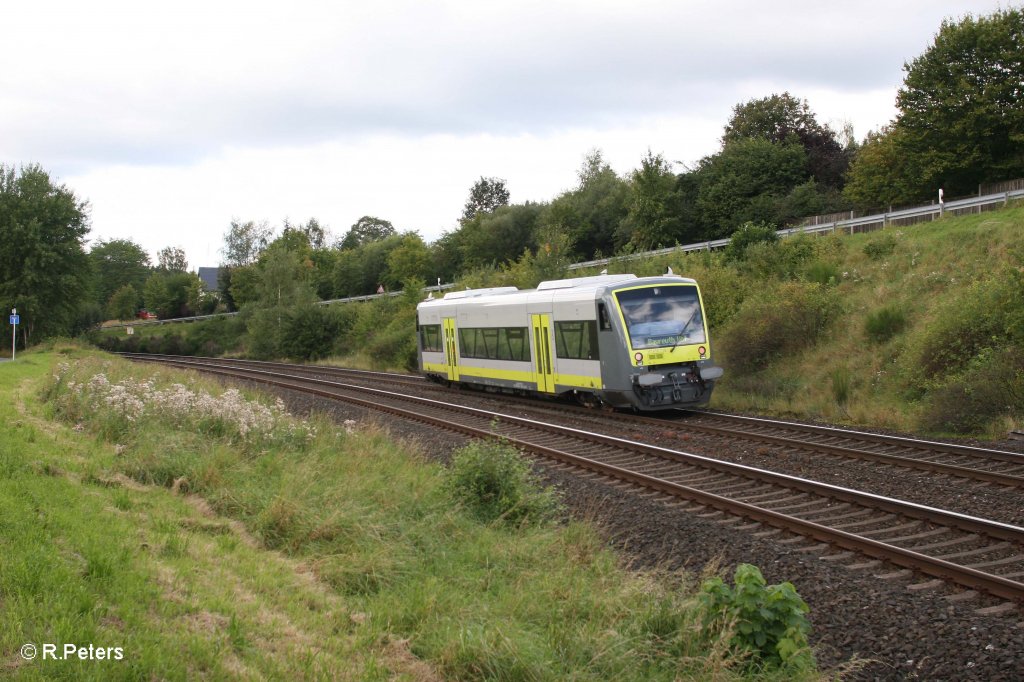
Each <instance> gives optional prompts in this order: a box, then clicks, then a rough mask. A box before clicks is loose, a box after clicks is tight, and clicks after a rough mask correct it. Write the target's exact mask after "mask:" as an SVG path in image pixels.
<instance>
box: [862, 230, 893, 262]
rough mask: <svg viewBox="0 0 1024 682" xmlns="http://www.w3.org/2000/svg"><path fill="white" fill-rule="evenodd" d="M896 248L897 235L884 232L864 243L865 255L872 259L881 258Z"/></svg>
mask: <svg viewBox="0 0 1024 682" xmlns="http://www.w3.org/2000/svg"><path fill="white" fill-rule="evenodd" d="M895 250H896V237H894V236H893V235H891V234H883V235H881V236H879V237H876V238H875V239H872V240H871V241H869V242H868V243H867V244H865V245H864V255H865V256H867V257H868V258H870V259H871V260H881V259H883V258H885V257H886V256H889V255H891V254H892V253H893V251H895Z"/></svg>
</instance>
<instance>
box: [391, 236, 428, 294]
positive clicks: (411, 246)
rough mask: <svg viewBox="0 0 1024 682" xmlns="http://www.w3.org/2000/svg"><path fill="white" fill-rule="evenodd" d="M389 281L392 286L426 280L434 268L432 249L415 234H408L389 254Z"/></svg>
mask: <svg viewBox="0 0 1024 682" xmlns="http://www.w3.org/2000/svg"><path fill="white" fill-rule="evenodd" d="M387 264H388V269H387V281H388V283H389V284H390V285H391V286H397V285H398V284H401V283H404V282H407V281H410V280H425V279H426V278H427V277H428V276H429V275H430V272H431V269H432V267H433V259H432V258H431V254H430V249H429V248H427V245H426V243H425V242H424V241H423V238H422V237H420V236H419V235H418V234H416V233H415V232H406V233H405V234H403V235H402V236H401V240H400V241H399V242H398V243H397V244H396V246H395V248H394V249H392V250H391V252H390V253H389V254H388V261H387Z"/></svg>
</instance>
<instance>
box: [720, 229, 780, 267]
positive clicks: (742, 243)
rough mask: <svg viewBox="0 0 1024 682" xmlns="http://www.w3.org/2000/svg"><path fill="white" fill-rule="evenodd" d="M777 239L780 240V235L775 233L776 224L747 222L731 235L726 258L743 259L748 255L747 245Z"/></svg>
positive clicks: (729, 259) (775, 240)
mask: <svg viewBox="0 0 1024 682" xmlns="http://www.w3.org/2000/svg"><path fill="white" fill-rule="evenodd" d="M777 241H779V235H777V234H776V233H775V227H774V226H772V225H769V224H767V223H754V222H746V223H744V224H743V225H741V226H740V227H739V229H737V230H736V231H735V232H733V233H732V235H731V236H730V238H729V245H728V246H727V247H725V259H726V260H727V261H741V260H743V259H744V257H745V256H746V251H747V247H749V246H751V245H753V244H758V243H761V242H767V243H769V244H774V243H775V242H777Z"/></svg>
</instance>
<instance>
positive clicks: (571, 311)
mask: <svg viewBox="0 0 1024 682" xmlns="http://www.w3.org/2000/svg"><path fill="white" fill-rule="evenodd" d="M705 319H706V317H705V315H704V303H703V300H702V299H701V295H700V289H699V287H698V286H697V283H696V282H695V281H694V280H692V279H686V278H683V277H679V276H676V275H666V276H664V277H642V278H640V277H636V276H635V275H600V276H597V277H580V278H577V279H564V280H556V281H551V282H542V283H541V284H540V285H539V286H538V287H537V288H536V289H535V290H527V291H520V290H519V289H516V288H515V287H500V288H492V289H470V290H467V291H458V292H453V293H448V294H445V296H444V298H442V299H436V300H433V299H431V300H427V301H424V302H422V303H420V304H419V306H417V317H416V324H417V331H418V334H417V337H418V343H419V368H420V371H421V372H422V373H423V374H424V375H426V376H427V377H428V378H431V379H434V380H436V381H440V382H443V383H452V384H455V383H462V384H469V385H475V386H480V387H485V388H488V389H489V390H500V391H510V392H514V393H519V394H540V395H550V396H555V395H568V396H572V397H574V398H576V399H577V400H579V401H580V402H582V403H584V404H588V405H595V404H603V405H611V406H614V407H619V408H633V409H637V410H659V409H667V408H671V407H694V406H698V405H706V404H707V403H708V400H709V399H710V397H711V391H712V389H713V388H714V385H715V381H716V380H717V379H718V378H719V377H721V376H722V370H721V368H719V367H716V366H715V365H714V363H713V362H712V360H711V343H710V339H709V337H708V330H707V325H706V324H705Z"/></svg>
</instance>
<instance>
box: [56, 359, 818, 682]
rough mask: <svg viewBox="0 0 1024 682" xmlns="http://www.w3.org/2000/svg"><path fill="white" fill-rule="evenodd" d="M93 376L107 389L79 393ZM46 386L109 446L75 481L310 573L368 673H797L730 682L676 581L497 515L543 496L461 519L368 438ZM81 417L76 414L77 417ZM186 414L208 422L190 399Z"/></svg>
mask: <svg viewBox="0 0 1024 682" xmlns="http://www.w3.org/2000/svg"><path fill="white" fill-rule="evenodd" d="M97 370H102V374H103V375H104V376H105V378H106V384H104V383H103V382H101V381H97V382H93V381H92V378H93V377H94V376H96V375H97V374H98V372H97ZM53 374H54V376H52V377H50V379H49V380H48V386H47V388H46V389H45V390H44V392H43V395H44V396H45V398H46V399H47V400H48V402H49V404H50V405H51V406H52V409H53V410H54V413H55V414H56V415H57V416H59V417H61V418H62V419H64V420H66V422H67V424H69V425H71V426H76V427H78V428H79V429H81V430H82V431H91V432H94V433H96V434H97V436H98V437H100V438H101V439H103V442H105V443H109V445H105V446H104V447H107V448H115V449H116V452H117V454H116V455H108V456H107V457H106V458H105V459H102V460H100V461H97V460H93V461H92V462H91V463H89V464H87V465H86V468H87V469H89V470H90V474H89V475H90V476H92V477H93V478H95V479H99V478H109V477H111V476H116V475H127V476H130V477H132V478H133V479H135V480H136V481H139V482H140V483H151V482H155V483H159V484H162V485H164V486H168V487H171V488H172V489H173V490H174V491H178V492H184V491H189V492H190V493H191V494H195V495H198V496H200V497H201V498H203V499H204V500H205V501H206V504H208V505H209V506H210V508H211V509H212V510H213V512H215V513H216V514H218V515H221V516H222V517H225V518H229V519H235V520H237V521H240V522H241V523H242V524H244V527H245V528H246V529H247V531H248V533H250V534H251V535H252V537H253V539H254V541H255V542H257V543H258V544H259V546H261V547H264V548H268V549H274V550H278V551H280V552H283V553H284V554H285V555H286V556H288V557H292V558H294V559H295V560H301V561H302V562H303V564H304V565H306V566H308V567H310V568H311V569H312V571H313V573H314V574H315V576H316V577H317V579H318V582H319V583H320V584H323V585H326V586H328V588H329V590H330V593H331V594H332V595H335V596H336V597H337V599H339V600H341V602H342V603H343V604H344V606H343V609H344V613H343V614H342V615H340V616H338V617H337V620H336V621H335V623H334V627H335V628H336V629H337V630H338V631H339V632H342V633H345V635H346V636H348V637H351V638H352V639H353V641H354V642H355V643H356V644H357V645H363V646H366V647H367V648H368V650H369V651H371V652H373V653H374V655H375V656H377V654H379V656H377V658H378V659H381V658H383V659H386V658H387V655H388V653H389V652H391V651H392V649H393V648H394V646H398V647H400V648H402V651H404V653H403V654H402V655H403V657H404V658H405V659H406V660H408V659H409V658H412V660H416V659H420V660H421V661H425V662H427V663H428V664H429V666H430V667H431V668H433V669H434V670H436V671H437V672H438V673H439V674H440V675H442V676H445V677H452V678H457V679H462V678H488V679H491V678H493V679H509V680H562V679H570V678H571V679H580V680H588V679H592V680H604V679H654V680H657V679H665V680H669V679H680V678H683V679H686V678H692V679H703V678H706V677H707V676H715V677H716V678H718V679H739V678H741V677H743V678H749V677H751V676H753V677H754V678H763V679H789V678H791V677H793V676H795V677H798V678H808V677H813V675H814V673H813V668H812V663H811V661H810V659H809V658H807V657H806V656H804V657H800V658H799V660H796V661H794V662H792V663H789V664H787V665H785V666H783V667H781V668H773V669H772V670H771V671H761V672H757V673H754V672H751V671H748V670H744V669H743V668H742V665H741V663H742V662H741V661H739V660H734V659H732V658H730V656H729V651H728V648H727V647H719V646H717V642H718V639H713V640H712V641H709V640H708V639H707V638H704V637H700V636H697V635H696V634H695V629H698V628H699V623H698V615H697V614H698V610H697V604H696V601H695V596H694V588H695V583H694V582H693V581H690V580H689V579H687V578H686V577H685V576H676V577H674V578H671V577H668V576H661V575H658V574H656V573H648V574H642V573H627V572H625V571H623V570H622V569H621V567H620V559H619V558H618V557H617V556H616V555H614V554H613V553H611V552H610V551H608V550H607V549H605V548H604V546H603V545H604V543H603V541H602V539H601V538H600V536H599V534H598V533H597V531H596V530H595V529H594V528H592V527H590V526H587V525H584V524H581V523H578V522H568V523H567V524H564V525H555V524H552V523H550V522H546V521H545V519H549V518H550V516H551V511H553V510H555V509H556V508H555V507H554V506H552V505H551V504H549V503H544V504H542V506H541V507H535V509H538V510H539V511H540V512H541V513H537V514H531V515H529V516H528V517H527V516H521V517H520V518H519V519H518V520H516V519H513V516H514V515H515V514H516V513H518V512H519V511H521V510H524V509H527V505H525V504H524V500H530V501H531V502H530V504H532V503H533V502H535V501H537V500H543V499H550V498H545V497H544V495H543V494H541V495H540V496H538V494H537V492H536V491H535V492H529V491H528V492H527V494H526V495H525V496H522V497H519V498H515V496H514V495H510V494H504V493H500V494H499V495H498V497H499V498H503V501H504V503H506V506H504V507H503V508H500V510H499V511H498V517H497V519H499V520H498V521H496V520H495V517H493V516H491V515H485V516H483V517H481V516H480V515H479V514H477V513H467V511H466V509H465V508H466V507H467V506H468V504H467V503H466V501H465V499H464V498H460V499H463V502H462V503H461V504H460V503H458V502H457V500H456V499H455V496H454V491H456V490H458V489H459V488H460V487H462V488H463V489H464V486H460V484H459V483H458V480H459V474H458V473H457V472H456V473H453V474H450V475H449V474H446V473H445V470H444V469H443V468H441V467H439V466H436V465H430V464H427V463H426V462H425V461H423V459H422V458H421V457H420V456H419V455H418V454H417V449H416V446H415V445H413V444H410V443H398V444H395V443H394V442H393V441H392V439H391V438H390V437H389V436H388V434H387V433H386V432H385V431H383V430H382V429H380V428H379V427H375V426H373V425H359V426H356V427H352V426H350V428H347V429H345V428H342V429H339V428H337V427H335V426H333V425H332V424H330V423H329V422H327V421H326V420H322V419H314V420H313V423H312V424H308V423H301V424H300V423H298V422H296V421H295V420H293V419H291V418H289V417H288V416H287V415H285V414H283V412H280V413H275V425H274V426H273V427H272V428H271V429H270V430H269V431H267V432H264V435H261V436H258V437H257V436H255V435H253V436H252V440H250V436H249V434H252V433H254V431H252V430H250V431H248V432H246V434H245V435H243V434H242V432H241V429H240V428H238V426H237V424H236V422H233V421H230V420H229V421H228V422H227V423H224V424H222V425H220V426H218V427H216V428H210V426H209V422H208V421H207V420H205V419H204V418H203V417H202V416H201V414H200V413H199V412H195V413H193V414H192V416H191V418H188V419H172V418H167V417H164V416H163V415H162V414H161V413H159V412H157V411H155V409H154V410H153V411H150V410H151V408H150V403H152V402H154V401H155V400H157V399H156V396H159V395H160V394H161V391H166V390H169V389H170V387H173V386H175V385H182V386H188V387H189V390H190V391H192V392H194V393H196V394H200V393H208V394H210V395H216V394H218V392H219V391H222V390H223V389H221V388H219V387H216V386H215V385H214V384H209V383H206V382H203V381H200V380H197V379H193V378H186V377H183V376H181V375H179V374H177V373H172V372H166V373H165V372H164V371H161V372H160V374H159V375H157V376H154V375H153V374H152V372H151V371H150V370H146V369H142V368H136V367H128V366H127V365H126V364H125V363H121V362H109V363H107V362H104V361H100V360H95V359H92V358H88V359H82V360H79V361H78V362H75V363H73V364H71V365H70V366H69V367H68V368H67V369H63V368H62V369H61V370H58V371H56V372H54V373H53ZM115 385H116V386H126V387H127V386H131V387H138V386H148V387H149V388H148V389H147V390H146V391H142V392H134V388H133V389H131V391H132V395H137V396H140V399H141V400H143V402H144V403H145V405H144V406H143V408H142V409H141V412H138V415H139V416H137V417H135V418H134V419H131V420H129V422H130V424H131V425H132V428H129V429H121V428H110V426H109V423H110V422H115V423H117V424H121V423H122V420H127V419H128V416H129V415H135V414H136V412H135V411H134V408H132V409H126V408H125V407H124V404H125V403H124V401H119V400H113V401H108V400H107V398H108V397H110V396H111V390H110V388H109V387H110V386H115ZM82 386H84V387H86V388H83V389H82V390H81V394H79V393H77V389H78V387H82ZM240 400H241V398H240ZM81 405H88V406H89V409H81V410H78V409H76V408H77V406H81ZM194 405H195V406H196V407H194V408H193V409H195V410H206V409H208V408H207V407H206V404H205V403H203V402H202V401H196V402H195V403H194ZM254 409H255V408H254ZM268 409H270V408H268ZM256 411H257V412H260V410H256ZM272 411H273V410H272ZM211 418H212V417H211ZM300 436H301V437H300ZM486 450H487V448H483V450H481V449H480V448H479V447H478V448H477V450H476V453H477V454H479V453H480V452H482V451H486ZM465 458H467V457H466V456H464V457H463V458H461V459H465ZM455 459H456V460H457V461H458V460H460V457H458V456H457V457H456V458H455ZM468 459H472V452H471V454H470V455H469V456H468ZM512 468H513V469H517V468H519V465H515V466H513V467H512ZM467 470H468V469H467ZM477 470H478V471H479V468H478V469H477ZM519 470H520V471H522V470H521V468H519ZM523 473H525V472H523ZM527 478H529V477H527ZM463 480H464V479H463ZM474 480H477V479H474ZM527 483H529V484H530V485H531V486H532V485H533V484H532V483H530V482H529V481H527ZM484 488H485V489H486V490H490V488H489V487H487V486H484ZM483 497H484V498H487V496H486V495H485V496H483ZM513 498H515V499H513ZM487 499H490V498H487ZM509 502H511V504H510V505H509V504H507V503H509ZM132 503H133V502H132V501H131V500H125V499H123V498H121V499H120V501H119V502H118V503H117V504H120V505H121V506H126V505H131V504H132ZM112 506H116V505H115V504H113V503H112ZM527 518H530V519H531V522H530V523H523V522H522V521H524V520H525V519H527ZM509 521H513V522H511V523H510V522H509ZM158 536H159V537H161V538H163V539H161V540H159V541H158V542H159V545H160V549H159V555H160V556H161V557H162V558H163V559H164V560H166V561H178V562H183V561H186V560H187V558H188V557H189V556H191V555H192V554H193V552H194V551H195V544H194V543H195V540H194V539H192V540H187V541H186V540H182V539H174V537H173V533H171V529H169V528H164V529H161V530H160V531H159V533H158ZM265 589H268V590H273V589H274V587H273V586H271V585H267V586H265ZM231 623H232V621H231V619H230V617H227V618H226V619H225V620H224V621H223V622H222V623H221V627H220V628H219V629H220V630H223V631H224V632H225V637H226V641H227V642H228V645H229V646H230V647H231V649H232V650H233V651H235V655H236V656H237V657H239V658H240V659H242V660H247V658H246V657H247V656H249V654H248V653H247V652H249V651H250V650H251V649H252V648H254V646H253V642H258V641H261V640H265V639H266V638H268V637H272V636H273V634H272V632H271V631H268V629H267V628H263V629H261V628H258V627H254V626H253V625H252V624H251V623H248V622H242V621H239V623H238V624H236V625H232V624H231ZM723 636H725V635H723ZM396 642H397V643H401V644H395V643H396ZM382 643H384V644H382ZM382 647H383V650H381V648H382ZM392 653H393V652H392Z"/></svg>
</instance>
